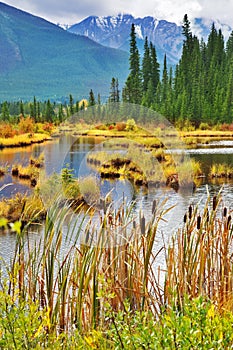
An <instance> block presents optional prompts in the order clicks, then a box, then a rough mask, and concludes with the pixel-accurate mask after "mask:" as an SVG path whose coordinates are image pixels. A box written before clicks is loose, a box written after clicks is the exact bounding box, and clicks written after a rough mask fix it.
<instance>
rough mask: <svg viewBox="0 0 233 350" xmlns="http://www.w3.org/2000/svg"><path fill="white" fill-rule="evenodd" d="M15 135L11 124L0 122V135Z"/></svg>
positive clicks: (7, 136)
mask: <svg viewBox="0 0 233 350" xmlns="http://www.w3.org/2000/svg"><path fill="white" fill-rule="evenodd" d="M15 135H16V130H14V129H13V127H12V125H11V124H8V123H1V124H0V137H3V138H10V137H14V136H15Z"/></svg>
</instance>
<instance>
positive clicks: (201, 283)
mask: <svg viewBox="0 0 233 350" xmlns="http://www.w3.org/2000/svg"><path fill="white" fill-rule="evenodd" d="M220 210H221V196H220V194H218V196H214V197H213V200H212V201H211V199H210V197H209V198H208V200H207V202H206V205H205V207H204V209H203V210H202V212H199V209H198V207H196V208H193V209H192V207H190V209H189V212H188V214H186V215H185V218H184V227H183V228H182V229H180V230H179V231H178V234H177V236H175V237H174V238H173V241H172V243H171V246H170V247H169V249H168V250H167V274H166V283H165V290H164V292H165V294H164V295H165V302H166V303H168V304H171V303H172V302H174V299H175V300H176V303H177V304H176V305H177V306H178V307H179V308H181V309H182V308H183V307H184V300H185V296H189V298H190V299H192V298H196V297H199V296H203V297H204V298H206V299H207V300H211V301H212V302H213V304H214V305H216V307H217V308H218V310H219V311H220V312H221V310H222V308H224V309H225V310H230V311H232V310H233V298H232V295H233V278H232V269H233V261H232V243H233V242H232V222H231V215H230V213H229V214H228V213H227V209H226V208H224V210H221V211H222V212H221V211H220ZM219 211H220V212H219Z"/></svg>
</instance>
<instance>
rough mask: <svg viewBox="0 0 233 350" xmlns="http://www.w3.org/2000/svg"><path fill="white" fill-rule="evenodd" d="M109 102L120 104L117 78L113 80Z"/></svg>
mask: <svg viewBox="0 0 233 350" xmlns="http://www.w3.org/2000/svg"><path fill="white" fill-rule="evenodd" d="M109 102H120V91H119V83H118V79H117V78H112V81H111V86H110V96H109Z"/></svg>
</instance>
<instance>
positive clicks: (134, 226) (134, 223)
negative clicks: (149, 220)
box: [133, 220, 136, 230]
mask: <svg viewBox="0 0 233 350" xmlns="http://www.w3.org/2000/svg"><path fill="white" fill-rule="evenodd" d="M133 228H134V230H136V221H135V220H134V221H133Z"/></svg>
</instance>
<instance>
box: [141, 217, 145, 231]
mask: <svg viewBox="0 0 233 350" xmlns="http://www.w3.org/2000/svg"><path fill="white" fill-rule="evenodd" d="M141 233H142V235H145V233H146V219H145V217H144V216H143V217H142V218H141Z"/></svg>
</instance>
